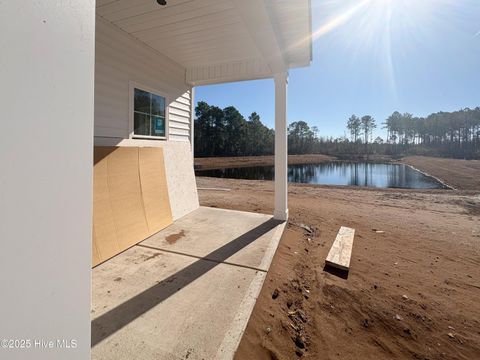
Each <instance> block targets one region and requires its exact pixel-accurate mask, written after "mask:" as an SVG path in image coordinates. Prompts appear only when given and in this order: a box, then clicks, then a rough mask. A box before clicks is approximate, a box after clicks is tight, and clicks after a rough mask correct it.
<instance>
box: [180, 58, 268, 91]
mask: <svg viewBox="0 0 480 360" xmlns="http://www.w3.org/2000/svg"><path fill="white" fill-rule="evenodd" d="M271 77H273V73H272V71H271V70H270V67H269V66H268V65H267V64H266V63H265V62H264V61H263V60H262V59H247V60H242V61H235V62H228V63H221V64H211V65H200V66H193V67H190V68H187V71H186V82H187V84H190V85H192V86H200V85H209V84H218V83H226V82H234V81H243V80H257V79H265V78H271Z"/></svg>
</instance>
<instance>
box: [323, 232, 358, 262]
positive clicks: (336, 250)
mask: <svg viewBox="0 0 480 360" xmlns="http://www.w3.org/2000/svg"><path fill="white" fill-rule="evenodd" d="M354 236H355V229H352V228H348V227H345V226H342V227H340V230H339V231H338V234H337V237H336V238H335V241H334V242H333V245H332V247H331V248H330V251H329V252H328V255H327V259H326V260H325V263H326V264H327V265H329V266H332V267H335V268H337V269H340V270H345V271H348V270H349V268H350V258H351V257H352V248H353V238H354Z"/></svg>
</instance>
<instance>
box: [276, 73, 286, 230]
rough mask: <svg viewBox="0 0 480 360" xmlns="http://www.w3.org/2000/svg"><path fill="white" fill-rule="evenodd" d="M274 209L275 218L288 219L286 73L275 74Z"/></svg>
mask: <svg viewBox="0 0 480 360" xmlns="http://www.w3.org/2000/svg"><path fill="white" fill-rule="evenodd" d="M274 81H275V211H274V214H273V215H274V218H275V219H277V220H284V221H286V220H287V219H288V203H287V202H288V188H287V186H288V182H287V176H288V158H287V157H288V149H287V148H288V145H287V84H288V73H287V72H282V73H278V74H275V76H274Z"/></svg>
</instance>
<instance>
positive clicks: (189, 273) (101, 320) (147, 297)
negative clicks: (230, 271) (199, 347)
mask: <svg viewBox="0 0 480 360" xmlns="http://www.w3.org/2000/svg"><path fill="white" fill-rule="evenodd" d="M281 223H282V221H278V220H274V219H273V218H272V219H270V220H268V221H266V222H264V223H263V224H260V225H259V226H257V227H255V228H253V229H252V230H250V231H248V232H246V233H245V234H243V235H241V236H239V237H237V238H236V239H234V240H232V241H230V242H229V243H228V244H225V245H223V246H222V247H220V248H218V249H216V250H215V251H212V252H211V253H210V254H208V255H206V256H205V257H204V258H202V259H200V260H198V261H196V262H194V263H193V264H191V265H189V266H187V267H186V268H184V269H182V270H180V271H178V272H176V273H175V274H173V275H171V276H169V277H168V278H166V279H164V280H163V281H161V282H159V283H158V284H156V285H154V286H152V287H150V288H148V289H146V290H145V291H143V292H141V293H140V294H138V295H136V296H134V297H133V298H131V299H129V300H127V301H125V302H124V303H122V304H120V305H118V306H117V307H115V308H113V309H112V310H110V311H108V312H106V313H105V314H103V315H101V316H99V317H98V318H96V319H94V320H93V321H92V347H93V346H95V345H97V344H98V343H100V342H101V341H103V340H104V339H106V338H107V337H109V336H110V335H112V334H114V333H115V332H117V331H118V330H120V329H121V328H123V327H124V326H126V325H128V324H129V323H130V322H132V321H133V320H135V319H136V318H138V317H139V316H141V315H142V314H144V313H146V312H147V311H148V310H150V309H152V308H153V307H155V306H156V305H158V304H160V303H161V302H163V301H164V300H166V299H168V298H169V297H170V296H172V295H173V294H175V293H176V292H177V291H179V290H181V289H182V288H184V287H185V286H187V285H188V284H190V283H192V282H193V281H195V280H196V279H198V278H199V277H201V276H202V275H204V274H205V273H207V272H208V271H210V270H211V269H213V268H214V267H215V266H217V265H218V264H220V263H221V262H222V261H224V260H226V259H228V258H229V257H230V256H232V255H234V254H235V253H236V252H238V251H240V250H241V249H243V248H244V247H246V246H247V245H249V244H251V243H252V242H254V241H255V240H257V239H258V238H259V237H261V236H262V235H264V234H266V233H267V232H269V231H270V230H272V229H274V228H275V227H276V226H278V225H279V224H281ZM211 259H215V260H216V261H212V260H211ZM205 260H209V261H205Z"/></svg>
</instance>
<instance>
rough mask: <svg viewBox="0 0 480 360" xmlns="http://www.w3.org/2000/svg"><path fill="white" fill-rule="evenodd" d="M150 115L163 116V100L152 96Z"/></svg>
mask: <svg viewBox="0 0 480 360" xmlns="http://www.w3.org/2000/svg"><path fill="white" fill-rule="evenodd" d="M152 115H160V116H165V98H164V97H161V96H158V95H154V94H152Z"/></svg>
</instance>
